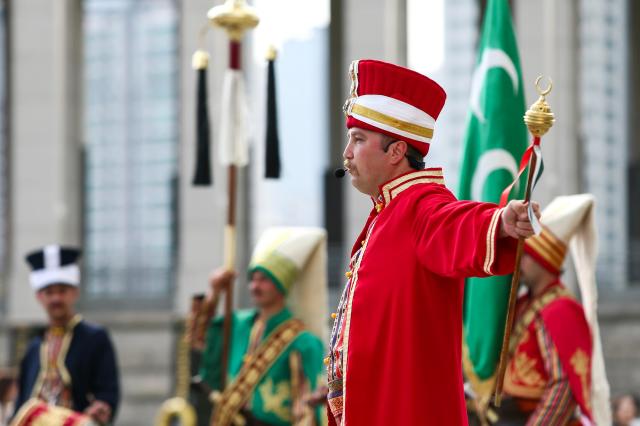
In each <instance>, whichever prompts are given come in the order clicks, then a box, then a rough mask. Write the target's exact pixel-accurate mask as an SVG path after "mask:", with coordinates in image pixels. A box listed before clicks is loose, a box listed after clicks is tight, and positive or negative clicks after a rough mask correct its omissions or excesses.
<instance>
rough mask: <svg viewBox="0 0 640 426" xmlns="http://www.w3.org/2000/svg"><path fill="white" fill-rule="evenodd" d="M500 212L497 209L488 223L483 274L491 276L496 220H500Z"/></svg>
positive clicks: (494, 249) (500, 210)
mask: <svg viewBox="0 0 640 426" xmlns="http://www.w3.org/2000/svg"><path fill="white" fill-rule="evenodd" d="M502 210H504V209H497V210H496V211H495V212H494V213H493V216H492V217H491V222H489V229H488V230H487V247H486V255H485V258H484V272H486V273H487V274H489V275H492V272H491V267H492V266H493V261H494V260H495V255H496V253H495V251H496V247H495V245H496V244H495V242H496V229H497V224H498V219H500V215H501V214H502Z"/></svg>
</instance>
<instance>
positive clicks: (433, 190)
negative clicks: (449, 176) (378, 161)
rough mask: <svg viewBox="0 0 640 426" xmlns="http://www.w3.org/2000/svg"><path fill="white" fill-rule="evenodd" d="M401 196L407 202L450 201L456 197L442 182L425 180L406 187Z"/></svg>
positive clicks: (455, 199)
mask: <svg viewBox="0 0 640 426" xmlns="http://www.w3.org/2000/svg"><path fill="white" fill-rule="evenodd" d="M402 195H404V197H399V198H403V199H404V200H405V202H407V203H416V202H419V203H424V202H452V201H457V198H456V197H455V195H453V193H452V192H451V190H449V188H447V187H446V186H445V185H444V183H437V182H425V183H416V184H414V185H412V186H411V187H409V188H407V189H406V190H405V191H404V192H403V194H402Z"/></svg>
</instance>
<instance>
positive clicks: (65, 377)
mask: <svg viewBox="0 0 640 426" xmlns="http://www.w3.org/2000/svg"><path fill="white" fill-rule="evenodd" d="M80 321H82V316H81V315H80V314H76V315H74V316H73V318H71V320H70V321H69V324H67V325H66V327H65V334H64V337H63V338H62V343H61V345H60V352H59V353H58V358H57V359H56V367H57V368H58V371H59V372H60V377H61V378H62V383H63V384H64V385H65V386H67V387H70V386H71V374H69V370H67V366H66V365H65V360H66V358H67V352H69V345H70V344H71V340H72V339H73V329H74V328H75V327H76V325H78V324H79V323H80ZM48 365H49V348H48V345H47V341H46V337H45V340H44V341H43V342H42V344H41V345H40V371H39V372H38V379H37V380H36V384H35V386H34V387H33V390H32V391H31V397H32V398H38V395H39V394H40V392H41V391H42V386H44V380H45V376H46V374H47V368H48Z"/></svg>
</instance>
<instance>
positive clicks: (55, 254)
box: [43, 245, 60, 269]
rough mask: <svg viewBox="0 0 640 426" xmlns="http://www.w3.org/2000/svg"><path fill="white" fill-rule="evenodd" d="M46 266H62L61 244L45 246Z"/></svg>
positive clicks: (47, 267)
mask: <svg viewBox="0 0 640 426" xmlns="http://www.w3.org/2000/svg"><path fill="white" fill-rule="evenodd" d="M43 251H44V268H45V269H50V268H58V267H59V266H60V246H58V245H50V246H46V247H45V248H44V250H43Z"/></svg>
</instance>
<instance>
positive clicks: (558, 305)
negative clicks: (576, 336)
mask: <svg viewBox="0 0 640 426" xmlns="http://www.w3.org/2000/svg"><path fill="white" fill-rule="evenodd" d="M541 314H542V318H543V320H544V322H545V324H546V325H547V326H549V325H550V324H551V323H553V324H565V325H566V324H571V327H574V328H576V327H582V328H586V329H588V328H589V326H588V324H587V318H586V316H585V314H584V309H583V308H582V305H581V304H580V303H579V302H578V301H577V300H575V299H574V298H573V297H572V296H570V295H561V296H559V297H557V298H556V299H554V300H553V301H551V302H550V303H549V304H548V305H547V306H545V307H544V308H543V309H542V312H541ZM571 327H569V328H571Z"/></svg>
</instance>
